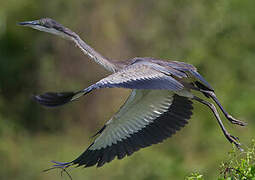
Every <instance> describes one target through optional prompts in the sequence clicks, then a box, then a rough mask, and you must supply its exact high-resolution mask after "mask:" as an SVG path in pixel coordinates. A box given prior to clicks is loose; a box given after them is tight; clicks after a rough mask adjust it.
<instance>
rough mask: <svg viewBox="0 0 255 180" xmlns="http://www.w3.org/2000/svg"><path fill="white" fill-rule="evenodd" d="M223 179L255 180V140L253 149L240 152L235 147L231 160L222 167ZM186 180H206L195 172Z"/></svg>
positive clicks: (231, 153)
mask: <svg viewBox="0 0 255 180" xmlns="http://www.w3.org/2000/svg"><path fill="white" fill-rule="evenodd" d="M219 174H220V175H219V176H221V177H219V178H217V179H218V180H224V179H226V180H254V179H255V140H252V144H251V147H248V149H247V150H246V151H244V152H240V151H239V150H238V149H236V147H235V146H233V149H232V151H230V152H229V160H228V161H226V162H223V163H222V164H221V167H220V173H219ZM186 180H204V178H203V175H202V174H200V173H198V172H195V173H192V174H191V175H190V176H187V177H186Z"/></svg>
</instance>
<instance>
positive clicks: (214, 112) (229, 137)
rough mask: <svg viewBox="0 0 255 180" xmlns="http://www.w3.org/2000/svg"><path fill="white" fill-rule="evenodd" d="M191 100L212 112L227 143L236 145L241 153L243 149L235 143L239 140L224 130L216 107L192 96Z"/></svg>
mask: <svg viewBox="0 0 255 180" xmlns="http://www.w3.org/2000/svg"><path fill="white" fill-rule="evenodd" d="M193 99H194V100H196V101H198V102H200V103H202V104H204V105H206V106H208V107H209V108H210V109H211V111H212V112H213V114H214V116H215V117H216V119H217V121H218V123H219V125H220V127H221V130H222V132H223V134H224V135H225V137H226V138H227V139H228V141H229V142H230V143H234V144H235V145H236V147H237V148H238V149H239V150H241V151H242V150H243V149H242V148H241V147H240V146H241V144H240V143H238V142H237V141H238V140H239V139H238V138H237V137H235V136H232V135H231V134H229V132H228V131H227V130H226V128H225V127H224V125H223V123H222V121H221V119H220V116H219V113H218V112H217V109H216V107H215V106H214V105H213V104H212V103H210V102H207V101H205V100H203V99H200V98H199V97H196V96H194V97H193Z"/></svg>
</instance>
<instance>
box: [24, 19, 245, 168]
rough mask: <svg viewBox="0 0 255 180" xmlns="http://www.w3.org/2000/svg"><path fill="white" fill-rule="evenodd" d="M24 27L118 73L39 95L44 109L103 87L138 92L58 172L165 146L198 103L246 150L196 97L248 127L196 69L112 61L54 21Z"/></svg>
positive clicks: (173, 64)
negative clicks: (79, 86)
mask: <svg viewBox="0 0 255 180" xmlns="http://www.w3.org/2000/svg"><path fill="white" fill-rule="evenodd" d="M19 25H23V26H28V27H31V28H34V29H37V30H40V31H44V32H48V33H51V34H55V35H58V36H61V37H63V38H65V39H67V40H70V41H73V42H74V43H75V44H76V45H77V46H78V47H79V48H80V49H81V50H82V52H83V53H84V54H86V55H88V57H89V58H90V59H92V60H94V61H95V62H96V63H98V64H100V65H102V66H103V67H104V68H105V69H107V70H108V71H110V72H111V73H112V74H111V75H109V76H107V77H105V78H103V79H101V80H99V81H98V82H96V83H95V84H92V85H91V86H89V87H87V88H85V89H83V90H79V91H75V92H48V93H45V94H42V95H36V96H34V99H35V100H36V101H37V102H38V103H40V104H41V105H43V106H47V107H57V106H60V105H63V104H66V103H68V102H71V101H74V100H77V99H78V98H80V97H82V96H84V95H86V94H88V93H90V92H91V91H93V90H96V89H100V88H127V89H132V92H131V94H130V95H129V97H128V98H127V100H126V102H125V103H124V105H123V106H122V107H121V108H120V109H119V111H118V112H117V113H116V114H114V115H113V116H112V118H111V119H110V120H109V121H107V122H106V123H105V125H104V126H103V127H102V128H101V129H100V130H99V131H98V132H97V133H96V134H95V137H96V138H95V140H94V142H93V143H92V144H91V145H90V146H89V147H88V148H87V149H86V150H85V151H84V152H83V153H82V154H81V155H80V156H79V157H78V158H76V159H75V160H73V161H71V162H66V163H60V162H55V165H53V166H54V167H57V168H67V167H69V166H72V165H77V166H85V167H90V166H94V165H96V166H97V167H101V166H103V165H104V164H105V163H108V162H110V161H112V160H113V159H114V158H115V157H117V158H118V159H122V158H124V157H125V156H130V155H131V154H133V153H134V152H135V151H138V150H139V149H141V148H145V147H148V146H150V145H152V144H157V143H160V142H162V141H163V140H165V139H166V138H168V137H171V136H172V135H173V134H175V133H176V132H177V131H179V130H180V129H181V128H182V127H184V126H185V125H186V124H187V123H188V120H189V119H190V118H191V115H192V109H193V107H192V101H197V102H199V103H202V104H204V105H206V106H207V107H209V108H210V110H211V111H212V112H213V114H214V116H215V118H216V120H217V122H218V124H219V126H220V128H221V130H222V132H223V134H224V136H225V137H226V138H227V140H228V141H229V142H230V143H234V144H235V145H236V147H237V148H239V149H240V150H241V147H240V143H239V142H238V138H237V137H235V136H232V135H231V134H230V133H229V132H228V131H227V130H226V129H225V127H224V125H223V123H222V121H221V119H220V116H219V114H218V112H217V109H216V107H215V105H214V104H213V103H211V102H208V101H206V100H204V99H201V98H199V97H197V96H195V95H194V94H193V93H192V92H200V93H202V94H203V95H204V96H205V97H206V98H211V99H212V100H213V101H214V102H215V103H216V105H217V106H218V107H219V108H220V110H221V111H222V113H223V114H224V116H225V117H226V119H228V120H229V121H230V122H231V123H232V124H237V125H240V126H244V125H246V123H244V122H242V121H239V120H237V119H235V118H233V117H232V116H231V115H230V114H229V113H228V112H227V111H226V110H225V109H224V108H223V106H222V105H221V104H220V102H219V100H218V99H217V97H216V95H215V93H214V89H213V88H212V87H211V86H210V84H209V83H208V82H207V81H206V80H205V79H204V78H203V77H202V76H201V75H200V74H199V73H198V71H197V69H196V68H195V67H194V66H192V65H190V64H187V63H184V62H179V61H163V60H160V59H156V58H150V57H135V58H132V59H128V60H126V61H114V60H110V59H108V58H106V57H104V56H102V55H101V54H100V53H98V52H97V51H95V50H94V49H93V48H91V47H90V46H89V45H88V44H87V43H85V42H84V41H83V40H82V39H81V38H80V37H79V36H78V35H77V34H76V33H74V32H73V31H71V30H70V29H68V28H66V27H64V26H63V25H61V24H59V23H58V22H56V21H55V20H53V19H50V18H43V19H39V20H35V21H26V22H21V23H19Z"/></svg>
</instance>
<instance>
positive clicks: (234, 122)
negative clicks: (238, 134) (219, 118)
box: [227, 114, 248, 126]
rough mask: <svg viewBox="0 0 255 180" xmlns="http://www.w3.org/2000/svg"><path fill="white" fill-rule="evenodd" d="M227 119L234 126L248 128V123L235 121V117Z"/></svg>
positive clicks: (229, 116)
mask: <svg viewBox="0 0 255 180" xmlns="http://www.w3.org/2000/svg"><path fill="white" fill-rule="evenodd" d="M227 119H228V120H229V121H230V122H231V123H232V124H236V125H239V126H246V125H247V124H248V123H246V122H243V121H239V120H237V119H235V118H234V117H233V116H231V115H229V114H228V115H227Z"/></svg>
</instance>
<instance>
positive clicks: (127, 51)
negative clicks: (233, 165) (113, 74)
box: [0, 0, 255, 180]
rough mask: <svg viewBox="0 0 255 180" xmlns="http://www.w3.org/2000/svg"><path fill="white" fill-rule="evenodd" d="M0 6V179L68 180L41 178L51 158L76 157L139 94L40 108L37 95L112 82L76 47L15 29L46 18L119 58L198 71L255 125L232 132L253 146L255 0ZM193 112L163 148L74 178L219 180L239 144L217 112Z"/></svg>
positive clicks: (11, 1)
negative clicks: (190, 178)
mask: <svg viewBox="0 0 255 180" xmlns="http://www.w3.org/2000/svg"><path fill="white" fill-rule="evenodd" d="M0 2H1V6H0V64H1V65H0V166H1V168H0V179H26V180H27V179H57V178H59V179H61V177H60V175H59V174H58V172H56V173H54V172H49V173H41V171H42V170H43V169H46V168H47V167H48V166H49V165H50V163H49V161H50V160H59V161H69V160H72V159H74V158H75V157H77V156H78V155H79V154H80V153H81V152H82V151H83V150H84V149H85V148H86V146H87V145H89V143H90V142H91V140H90V139H89V138H88V137H89V136H90V135H91V134H93V132H95V131H96V130H97V129H99V128H100V127H101V126H102V125H103V123H104V122H105V121H107V120H108V119H109V118H110V117H111V115H112V114H113V113H114V112H116V111H117V109H118V108H119V106H120V105H121V104H122V103H123V102H124V101H125V98H126V97H127V95H128V93H129V92H130V91H129V90H123V89H103V90H98V91H95V92H94V93H92V94H90V95H88V96H86V97H84V98H83V99H82V100H80V101H78V102H75V103H71V104H69V105H66V106H63V107H61V108H57V109H53V110H52V109H45V108H42V107H40V106H39V105H38V104H36V103H35V102H33V101H32V100H31V95H33V94H37V93H43V92H46V91H68V90H79V89H81V88H84V87H87V86H89V85H90V84H92V83H94V82H96V81H97V80H99V79H100V78H102V77H104V76H106V75H107V74H109V73H108V72H106V71H105V70H104V69H102V68H101V67H99V66H98V65H97V64H95V63H93V62H91V61H90V60H89V59H88V58H87V57H85V56H84V55H83V54H82V53H81V52H80V51H79V50H78V49H77V48H76V47H75V46H74V45H73V44H72V43H70V42H66V41H65V40H63V39H60V38H59V37H55V36H52V35H48V34H45V33H41V32H38V31H35V30H32V29H26V28H24V27H19V26H17V25H16V23H17V22H20V21H24V20H33V19H38V18H41V17H51V18H53V19H55V20H57V21H58V22H60V23H62V24H64V25H66V26H67V27H69V28H71V29H72V30H74V31H75V32H77V33H78V34H79V35H80V36H81V37H82V38H83V39H85V40H86V41H87V42H88V43H89V44H90V45H92V46H93V47H94V48H95V49H97V50H98V51H99V52H101V53H102V54H103V55H105V56H107V57H111V58H113V59H119V60H125V59H128V58H131V57H134V56H141V57H144V56H147V57H148V56H151V57H158V58H161V59H170V60H181V61H184V62H188V63H191V64H193V65H195V66H196V67H197V68H198V69H199V72H200V73H201V74H202V75H203V76H204V77H205V78H206V79H207V80H208V81H209V82H210V84H211V85H212V86H213V87H214V88H215V90H216V93H217V95H218V97H219V99H220V100H221V102H222V104H223V105H224V107H225V108H226V109H227V110H228V111H229V112H230V113H231V114H233V115H234V116H235V117H238V118H240V119H242V120H243V121H246V122H248V123H249V124H248V126H247V127H244V128H240V127H236V126H232V125H229V123H228V124H226V125H227V128H228V129H230V131H231V133H232V134H233V135H237V136H238V137H239V138H240V139H241V142H242V143H243V144H244V145H245V144H247V143H248V142H249V141H250V139H251V138H252V137H254V129H255V121H253V118H254V117H255V93H254V92H255V78H254V77H255V70H254V67H255V60H254V59H255V52H254V49H255V41H254V32H255V13H254V7H255V1H251V0H247V1H240V0H228V1H222V0H215V1H206V0H197V1H188V0H171V1H167V0H162V1H152V0H141V1H135V0H130V1H114V0H108V1H100V0H93V1H92V0H83V1H81V0H76V1H67V0H54V1H47V2H46V1H43V0H37V1H32V0H19V1H15V0H8V1H3V0H0ZM194 107H195V109H194V115H193V117H192V119H191V120H190V124H189V125H188V126H187V127H185V128H184V129H183V130H182V131H181V132H179V133H177V134H176V135H175V136H174V137H172V138H171V139H168V140H167V141H165V142H164V143H163V144H160V145H155V146H152V147H150V148H146V149H144V150H141V151H139V152H138V153H135V154H134V155H133V156H131V157H128V158H125V159H123V160H121V161H117V160H115V161H113V162H112V163H109V164H107V165H105V166H104V167H103V168H99V169H97V168H88V169H82V168H77V169H72V172H71V173H72V176H73V178H74V179H95V178H96V179H146V180H150V179H184V178H185V177H186V176H187V174H190V172H196V171H199V172H201V173H202V174H203V175H204V176H203V178H205V179H216V178H217V176H218V174H217V168H218V164H219V163H220V162H221V161H222V159H224V158H226V157H225V154H226V152H227V151H228V150H229V149H230V148H231V145H230V144H229V143H228V142H227V140H226V139H225V138H224V137H223V135H222V133H221V131H220V128H219V127H218V125H217V123H216V121H215V119H214V117H213V115H212V113H211V112H210V111H209V110H208V108H206V107H204V106H202V105H200V104H197V103H195V104H194ZM224 122H227V121H225V119H224ZM64 178H66V177H64Z"/></svg>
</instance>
